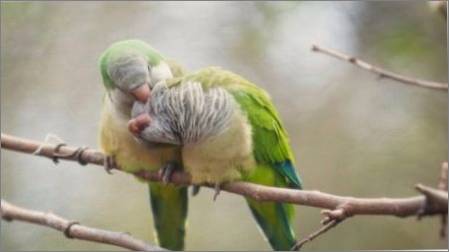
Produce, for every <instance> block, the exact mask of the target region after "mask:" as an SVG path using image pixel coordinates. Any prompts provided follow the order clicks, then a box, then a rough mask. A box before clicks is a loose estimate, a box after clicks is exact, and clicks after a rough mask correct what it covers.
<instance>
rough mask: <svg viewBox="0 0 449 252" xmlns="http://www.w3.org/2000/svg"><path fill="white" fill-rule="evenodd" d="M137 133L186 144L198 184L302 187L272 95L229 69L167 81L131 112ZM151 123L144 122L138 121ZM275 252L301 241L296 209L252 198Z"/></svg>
mask: <svg viewBox="0 0 449 252" xmlns="http://www.w3.org/2000/svg"><path fill="white" fill-rule="evenodd" d="M132 117H133V119H132V122H131V124H134V125H133V128H134V129H138V130H136V131H134V132H133V134H134V135H136V136H137V137H139V138H140V139H142V141H149V142H158V143H166V144H172V145H177V146H180V147H181V155H182V163H183V169H185V171H186V172H188V173H190V175H191V177H192V183H194V184H196V185H201V184H205V183H207V184H212V185H216V188H219V186H220V185H221V184H223V183H226V182H230V181H236V180H243V181H248V182H252V183H257V184H262V185H268V186H275V187H287V188H294V189H301V188H302V185H301V184H302V182H301V180H300V178H299V177H298V174H297V172H296V170H295V159H294V156H293V153H292V151H291V148H290V146H289V142H288V136H287V132H286V131H285V129H284V127H283V126H282V123H281V120H280V119H279V115H278V112H277V111H276V109H275V107H274V106H273V104H272V102H271V99H270V97H269V95H268V94H267V93H266V92H265V91H264V90H263V89H261V88H259V87H258V86H256V85H255V84H253V83H251V82H250V81H248V80H246V79H244V78H242V77H241V76H239V75H237V74H234V73H232V72H230V71H226V70H223V69H221V68H218V67H209V68H205V69H202V70H199V71H197V72H194V73H190V74H186V75H184V76H182V77H177V78H172V79H167V80H165V81H161V82H159V83H158V84H156V85H155V86H153V88H152V93H151V97H150V99H149V100H148V101H147V103H142V102H139V101H137V102H135V104H134V106H133V109H132ZM140 122H145V123H140ZM246 201H247V203H248V205H249V208H250V210H251V212H252V214H253V216H254V218H255V219H256V221H257V223H258V224H259V226H260V227H261V229H262V230H263V232H264V234H265V236H266V238H267V239H268V241H269V243H270V244H271V246H272V248H273V249H275V250H290V249H291V248H292V247H293V245H294V244H295V241H296V238H295V233H294V231H293V229H292V224H293V218H294V208H293V206H292V205H291V204H285V203H276V202H259V201H256V200H254V199H250V198H247V199H246Z"/></svg>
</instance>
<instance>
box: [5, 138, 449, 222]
mask: <svg viewBox="0 0 449 252" xmlns="http://www.w3.org/2000/svg"><path fill="white" fill-rule="evenodd" d="M42 145H44V147H42V150H41V151H40V153H39V154H38V155H40V156H45V157H48V158H52V157H53V156H52V155H53V153H54V150H53V149H54V147H55V145H51V144H45V143H42V142H37V141H32V140H29V139H24V138H19V137H15V136H10V135H6V134H3V133H2V135H1V147H2V148H4V149H9V150H14V151H20V152H25V153H33V152H34V151H35V150H36V149H37V148H39V146H42ZM77 150H78V148H75V147H70V146H63V147H61V148H60V153H61V154H67V155H60V156H63V157H62V158H61V159H65V160H72V161H78V159H77V158H74V157H73V155H70V153H72V152H75V151H77ZM80 158H81V159H82V161H84V162H87V163H91V164H97V165H103V160H104V155H103V154H102V153H101V152H99V151H95V150H91V149H87V150H86V151H84V152H83V153H82V155H80ZM134 175H136V176H139V177H140V178H142V179H144V180H148V181H162V178H161V174H160V173H159V172H158V171H153V172H150V171H141V172H137V173H135V174H134ZM170 182H171V183H173V184H175V185H179V186H188V185H191V178H190V175H189V174H187V173H185V172H178V171H176V172H174V173H173V175H172V176H171V177H170ZM204 186H209V187H212V188H213V187H214V185H204ZM221 190H223V191H227V192H231V193H235V194H239V195H242V196H246V197H250V198H253V199H255V200H258V201H275V202H284V203H293V204H298V205H305V206H310V207H318V208H323V209H331V210H335V209H337V208H340V207H342V206H343V207H344V209H345V213H346V214H347V215H393V216H398V217H407V216H416V215H417V213H418V211H419V210H421V209H422V208H423V206H425V205H426V204H427V201H426V198H425V196H423V195H419V196H413V197H406V198H355V197H347V196H338V195H332V194H328V193H323V192H319V191H307V190H295V189H287V188H278V187H270V186H263V185H259V184H253V183H249V182H243V181H238V182H232V183H227V184H224V185H223V186H222V187H221ZM437 213H440V214H441V213H447V204H445V205H443V204H433V205H432V206H431V207H429V208H427V212H426V213H425V214H426V215H433V214H437Z"/></svg>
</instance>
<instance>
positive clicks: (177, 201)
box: [149, 182, 188, 250]
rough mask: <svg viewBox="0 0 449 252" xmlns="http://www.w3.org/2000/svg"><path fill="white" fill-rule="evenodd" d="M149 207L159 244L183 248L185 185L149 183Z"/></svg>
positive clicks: (172, 247)
mask: <svg viewBox="0 0 449 252" xmlns="http://www.w3.org/2000/svg"><path fill="white" fill-rule="evenodd" d="M149 189H150V201H151V209H152V211H153V220H154V227H155V229H156V233H157V240H158V244H159V246H161V247H163V248H166V249H169V250H183V249H184V237H185V229H186V218H187V205H188V198H187V187H177V186H174V185H163V184H161V183H159V182H151V183H149Z"/></svg>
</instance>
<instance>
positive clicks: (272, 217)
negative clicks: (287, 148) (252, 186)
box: [245, 162, 301, 250]
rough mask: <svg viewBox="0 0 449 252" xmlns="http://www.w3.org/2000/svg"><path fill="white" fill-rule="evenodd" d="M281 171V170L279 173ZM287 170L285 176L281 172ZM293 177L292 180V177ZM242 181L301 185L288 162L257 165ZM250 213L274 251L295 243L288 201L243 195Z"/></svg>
mask: <svg viewBox="0 0 449 252" xmlns="http://www.w3.org/2000/svg"><path fill="white" fill-rule="evenodd" d="M280 170H282V171H283V172H279V171H280ZM286 173H290V175H289V176H286V175H284V174H286ZM292 178H294V179H292ZM245 180H246V181H249V182H252V183H256V184H262V185H268V186H277V187H290V188H297V189H299V188H301V181H300V179H299V178H297V176H296V171H295V169H294V167H293V165H292V164H291V162H282V163H280V164H268V165H267V164H265V165H264V164H259V165H258V166H257V168H256V169H255V170H254V172H252V173H251V174H248V176H246V177H245ZM246 201H247V203H248V205H249V208H250V209H251V213H252V214H253V216H254V218H255V219H256V221H257V223H258V224H259V227H260V228H261V229H262V231H263V233H264V234H265V237H266V238H267V239H268V242H269V243H270V245H271V247H272V248H273V249H274V250H290V249H291V248H292V247H293V246H294V245H295V243H296V237H295V232H294V231H293V227H292V226H293V223H294V215H295V208H294V206H293V205H291V204H286V203H277V202H260V201H256V200H254V199H250V198H246Z"/></svg>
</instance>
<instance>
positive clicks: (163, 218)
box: [99, 40, 188, 250]
mask: <svg viewBox="0 0 449 252" xmlns="http://www.w3.org/2000/svg"><path fill="white" fill-rule="evenodd" d="M99 64H100V71H101V76H102V79H103V84H104V87H105V88H106V95H105V96H104V98H103V110H102V115H101V121H100V132H99V142H100V146H101V149H102V150H103V151H104V153H105V154H106V155H108V157H109V158H108V160H110V161H113V162H112V163H114V164H116V165H117V166H118V167H120V168H121V169H122V170H124V171H126V172H130V173H134V172H137V171H141V170H159V169H160V168H161V167H164V168H166V169H168V170H169V169H170V168H173V167H174V166H176V165H180V159H181V157H180V149H179V147H176V146H168V145H163V144H148V143H143V142H141V141H138V140H137V139H136V138H135V137H134V136H133V135H132V134H131V133H130V131H129V130H128V126H129V125H128V122H129V120H130V119H131V117H130V116H131V108H132V104H133V103H134V101H140V102H145V101H147V99H148V98H149V97H150V94H151V88H152V86H154V85H155V84H156V83H157V82H158V81H161V80H164V79H169V78H173V77H177V76H181V75H182V74H183V69H182V68H181V67H180V66H179V65H177V64H176V63H175V62H173V61H171V60H167V59H164V57H163V56H162V55H161V54H160V53H159V52H157V51H156V50H155V49H153V48H152V47H151V46H149V45H148V44H146V43H145V42H143V41H140V40H126V41H120V42H116V43H114V44H112V45H111V46H110V47H109V48H108V49H107V50H106V51H105V52H104V53H103V54H102V56H101V57H100V60H99ZM108 163H109V164H112V163H111V162H108ZM164 171H165V170H164ZM164 178H165V176H164ZM149 192H150V201H151V209H152V212H153V219H154V224H155V230H156V237H157V241H158V243H159V245H160V246H162V247H164V248H167V249H170V250H183V249H184V237H185V226H186V217H187V205H188V199H187V188H186V187H176V186H174V185H166V184H163V183H156V182H151V183H149Z"/></svg>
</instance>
